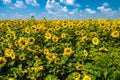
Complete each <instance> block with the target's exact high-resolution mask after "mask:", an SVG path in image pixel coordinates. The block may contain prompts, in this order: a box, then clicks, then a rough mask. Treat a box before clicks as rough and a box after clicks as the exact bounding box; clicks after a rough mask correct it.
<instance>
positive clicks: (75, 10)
mask: <svg viewBox="0 0 120 80" xmlns="http://www.w3.org/2000/svg"><path fill="white" fill-rule="evenodd" d="M77 12H78V9H77V8H76V9H73V10H72V11H70V12H69V13H70V14H75V13H77Z"/></svg>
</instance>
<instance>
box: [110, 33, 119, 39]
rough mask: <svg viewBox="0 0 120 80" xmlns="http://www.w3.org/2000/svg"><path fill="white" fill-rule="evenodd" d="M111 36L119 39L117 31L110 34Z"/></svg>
mask: <svg viewBox="0 0 120 80" xmlns="http://www.w3.org/2000/svg"><path fill="white" fill-rule="evenodd" d="M111 36H112V37H114V38H117V37H119V32H118V31H113V32H112V33H111Z"/></svg>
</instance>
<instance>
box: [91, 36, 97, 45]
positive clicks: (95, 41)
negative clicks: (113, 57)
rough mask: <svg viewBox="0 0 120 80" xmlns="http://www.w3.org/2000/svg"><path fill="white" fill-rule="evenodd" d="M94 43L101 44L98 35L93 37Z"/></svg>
mask: <svg viewBox="0 0 120 80" xmlns="http://www.w3.org/2000/svg"><path fill="white" fill-rule="evenodd" d="M92 43H93V44H94V45H98V44H99V39H98V38H97V37H94V38H92Z"/></svg>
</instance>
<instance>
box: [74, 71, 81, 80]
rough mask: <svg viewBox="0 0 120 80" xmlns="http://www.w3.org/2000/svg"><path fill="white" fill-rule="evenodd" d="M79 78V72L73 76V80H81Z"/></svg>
mask: <svg viewBox="0 0 120 80" xmlns="http://www.w3.org/2000/svg"><path fill="white" fill-rule="evenodd" d="M79 78H80V74H79V73H78V72H75V73H74V74H73V80H79Z"/></svg>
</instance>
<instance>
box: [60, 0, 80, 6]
mask: <svg viewBox="0 0 120 80" xmlns="http://www.w3.org/2000/svg"><path fill="white" fill-rule="evenodd" d="M60 2H61V3H64V4H67V5H71V6H77V7H80V5H79V4H75V0H60Z"/></svg>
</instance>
